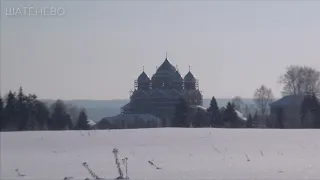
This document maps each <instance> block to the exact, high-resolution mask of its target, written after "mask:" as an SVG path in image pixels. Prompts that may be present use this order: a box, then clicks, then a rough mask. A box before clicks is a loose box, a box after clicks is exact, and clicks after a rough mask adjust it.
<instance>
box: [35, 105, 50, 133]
mask: <svg viewBox="0 0 320 180" xmlns="http://www.w3.org/2000/svg"><path fill="white" fill-rule="evenodd" d="M35 109H36V111H37V113H36V117H35V118H36V120H37V122H38V124H39V128H40V129H42V130H44V129H47V124H48V120H49V117H50V112H49V109H48V107H47V106H46V105H45V104H44V103H43V102H41V101H38V100H37V101H36V102H35Z"/></svg>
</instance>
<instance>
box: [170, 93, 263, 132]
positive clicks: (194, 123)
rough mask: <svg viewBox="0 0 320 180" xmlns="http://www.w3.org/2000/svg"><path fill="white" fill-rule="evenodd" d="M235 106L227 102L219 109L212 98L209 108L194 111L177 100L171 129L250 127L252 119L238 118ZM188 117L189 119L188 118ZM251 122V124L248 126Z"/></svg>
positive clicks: (180, 99) (183, 100) (186, 102)
mask: <svg viewBox="0 0 320 180" xmlns="http://www.w3.org/2000/svg"><path fill="white" fill-rule="evenodd" d="M235 106H236V105H235V104H234V103H232V102H228V104H227V106H226V107H222V108H219V107H218V104H217V101H216V99H215V97H212V99H211V102H210V107H209V108H207V109H206V110H203V109H201V108H197V109H195V107H192V106H191V105H190V104H189V103H188V101H187V100H185V99H184V98H182V97H181V98H179V103H177V104H176V107H175V112H174V118H173V124H172V126H173V127H224V128H244V127H252V124H253V121H254V118H257V114H256V115H255V116H254V118H252V117H251V115H250V116H249V119H248V121H246V120H244V119H242V118H240V117H239V116H238V113H237V111H236V108H235ZM191 111H196V113H195V116H192V117H191V118H190V114H191ZM188 116H189V117H188ZM249 122H251V124H248V123H249Z"/></svg>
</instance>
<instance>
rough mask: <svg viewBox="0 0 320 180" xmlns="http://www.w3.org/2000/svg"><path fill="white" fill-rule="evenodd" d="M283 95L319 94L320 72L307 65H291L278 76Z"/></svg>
mask: <svg viewBox="0 0 320 180" xmlns="http://www.w3.org/2000/svg"><path fill="white" fill-rule="evenodd" d="M279 83H280V84H282V85H283V92H282V93H283V95H299V94H313V93H315V94H320V72H319V71H317V70H316V69H313V68H311V67H307V66H298V65H291V66H289V67H288V68H287V69H286V72H285V73H284V74H283V75H281V76H280V78H279Z"/></svg>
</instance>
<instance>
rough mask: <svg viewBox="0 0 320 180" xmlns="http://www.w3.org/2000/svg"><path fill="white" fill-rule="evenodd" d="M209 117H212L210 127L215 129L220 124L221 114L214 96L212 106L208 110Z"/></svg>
mask: <svg viewBox="0 0 320 180" xmlns="http://www.w3.org/2000/svg"><path fill="white" fill-rule="evenodd" d="M207 111H208V114H209V117H210V125H211V126H212V127H213V126H215V125H217V124H220V123H219V122H218V121H219V119H220V114H219V107H218V103H217V100H216V98H215V97H214V96H212V99H211V101H210V106H209V108H208V109H207Z"/></svg>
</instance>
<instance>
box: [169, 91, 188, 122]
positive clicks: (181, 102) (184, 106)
mask: <svg viewBox="0 0 320 180" xmlns="http://www.w3.org/2000/svg"><path fill="white" fill-rule="evenodd" d="M188 108H189V105H188V102H187V101H186V99H185V98H183V97H180V98H179V99H178V103H177V104H176V106H175V112H174V119H173V126H174V127H188V126H189V123H188V122H187V113H188Z"/></svg>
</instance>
